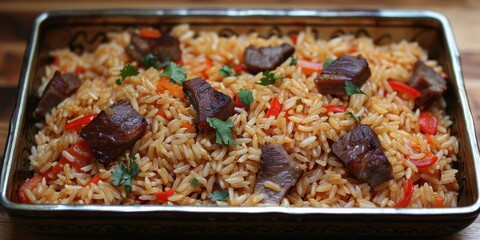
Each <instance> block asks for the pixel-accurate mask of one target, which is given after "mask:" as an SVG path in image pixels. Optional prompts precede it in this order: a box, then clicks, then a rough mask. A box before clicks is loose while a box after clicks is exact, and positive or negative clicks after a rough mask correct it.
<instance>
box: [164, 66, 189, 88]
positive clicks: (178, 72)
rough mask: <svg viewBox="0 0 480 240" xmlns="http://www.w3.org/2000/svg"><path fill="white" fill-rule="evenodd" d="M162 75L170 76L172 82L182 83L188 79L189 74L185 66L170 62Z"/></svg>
mask: <svg viewBox="0 0 480 240" xmlns="http://www.w3.org/2000/svg"><path fill="white" fill-rule="evenodd" d="M160 77H169V78H170V81H171V82H173V83H177V84H180V85H182V84H183V83H184V82H185V80H186V79H187V74H186V73H185V70H184V69H183V68H181V67H179V66H177V64H175V63H174V62H169V63H168V65H167V67H165V69H164V70H163V73H161V74H160Z"/></svg>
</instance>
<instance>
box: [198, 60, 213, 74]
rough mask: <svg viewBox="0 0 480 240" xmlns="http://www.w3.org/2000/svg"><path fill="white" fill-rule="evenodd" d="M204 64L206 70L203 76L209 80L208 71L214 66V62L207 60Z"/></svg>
mask: <svg viewBox="0 0 480 240" xmlns="http://www.w3.org/2000/svg"><path fill="white" fill-rule="evenodd" d="M202 64H203V65H204V66H205V68H204V69H203V71H202V72H201V74H202V77H203V78H204V79H207V78H208V74H207V70H208V69H210V68H211V67H212V66H213V63H212V60H210V59H208V58H207V59H205V61H203V62H202Z"/></svg>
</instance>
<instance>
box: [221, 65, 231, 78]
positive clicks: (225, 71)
mask: <svg viewBox="0 0 480 240" xmlns="http://www.w3.org/2000/svg"><path fill="white" fill-rule="evenodd" d="M218 73H220V75H222V76H223V77H230V76H232V75H233V69H232V67H230V66H228V65H225V66H223V67H222V68H221V69H220V70H218Z"/></svg>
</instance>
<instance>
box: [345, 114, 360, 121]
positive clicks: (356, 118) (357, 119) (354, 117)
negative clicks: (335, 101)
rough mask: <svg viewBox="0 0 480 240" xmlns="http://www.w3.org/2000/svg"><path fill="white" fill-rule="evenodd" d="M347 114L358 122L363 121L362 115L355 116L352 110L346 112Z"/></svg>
mask: <svg viewBox="0 0 480 240" xmlns="http://www.w3.org/2000/svg"><path fill="white" fill-rule="evenodd" d="M345 114H346V115H349V116H350V117H352V118H353V119H354V120H355V121H356V122H361V121H362V119H361V118H360V117H358V116H355V115H354V114H353V113H352V112H346V113H345Z"/></svg>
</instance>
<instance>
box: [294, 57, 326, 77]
mask: <svg viewBox="0 0 480 240" xmlns="http://www.w3.org/2000/svg"><path fill="white" fill-rule="evenodd" d="M297 66H299V67H301V68H302V71H303V72H304V73H305V74H313V73H314V72H316V73H319V74H320V73H321V72H322V71H323V64H320V63H315V62H309V61H305V60H302V59H298V60H297Z"/></svg>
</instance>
